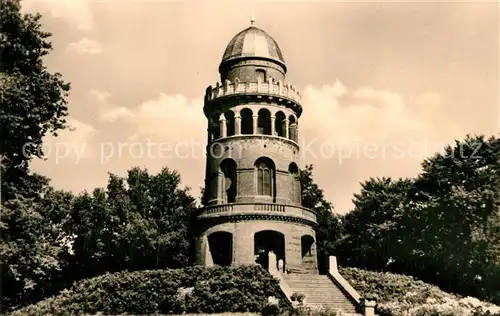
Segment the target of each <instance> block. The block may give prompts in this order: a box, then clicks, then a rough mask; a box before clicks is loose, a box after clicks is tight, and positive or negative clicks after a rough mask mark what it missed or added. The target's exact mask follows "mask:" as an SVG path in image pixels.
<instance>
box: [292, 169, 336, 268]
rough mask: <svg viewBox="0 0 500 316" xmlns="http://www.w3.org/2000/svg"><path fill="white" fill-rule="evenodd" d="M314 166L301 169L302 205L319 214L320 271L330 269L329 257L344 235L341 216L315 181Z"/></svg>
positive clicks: (318, 245) (318, 250)
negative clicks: (336, 213)
mask: <svg viewBox="0 0 500 316" xmlns="http://www.w3.org/2000/svg"><path fill="white" fill-rule="evenodd" d="M313 169H314V168H313V166H312V165H307V166H306V168H305V169H303V170H300V184H301V190H302V206H303V207H306V208H309V209H313V210H314V211H315V212H316V214H317V222H318V229H317V231H316V246H317V247H316V248H317V252H318V268H319V271H320V273H324V272H326V271H327V270H328V257H329V256H330V255H333V254H334V253H335V251H336V248H335V244H336V242H337V241H338V240H339V239H340V237H341V236H342V225H341V218H340V217H339V216H338V215H335V214H334V213H333V206H332V204H331V203H330V202H328V201H327V200H326V199H325V196H324V192H323V190H322V189H320V188H319V186H318V185H317V184H316V183H315V182H314V179H313V178H314V177H313Z"/></svg>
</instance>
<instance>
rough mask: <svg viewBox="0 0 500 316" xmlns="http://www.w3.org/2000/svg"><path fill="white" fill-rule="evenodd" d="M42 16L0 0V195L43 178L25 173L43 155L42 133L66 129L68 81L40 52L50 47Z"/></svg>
mask: <svg viewBox="0 0 500 316" xmlns="http://www.w3.org/2000/svg"><path fill="white" fill-rule="evenodd" d="M40 18H41V15H39V14H37V15H31V14H24V15H23V14H21V13H20V8H19V5H18V4H16V2H15V1H7V0H0V52H1V54H2V55H1V64H0V68H1V69H0V70H1V73H0V105H1V106H0V134H1V135H2V137H1V139H0V160H1V172H2V184H1V186H2V187H1V189H2V200H3V201H5V200H7V199H10V198H14V196H15V194H16V193H17V194H23V195H25V196H26V195H27V194H29V193H31V194H33V193H34V192H36V191H34V192H26V190H25V189H26V188H25V186H24V185H25V184H26V182H31V183H33V185H32V186H35V187H42V186H44V185H45V184H46V182H47V180H46V179H44V178H42V177H39V176H33V175H30V174H29V162H30V160H31V159H32V158H33V157H38V158H42V157H43V150H42V149H41V148H42V141H43V137H44V136H45V135H47V134H50V133H52V134H54V135H57V131H59V130H62V129H64V128H66V121H65V117H66V116H67V114H68V112H67V106H66V97H67V95H68V91H69V89H70V86H69V84H68V83H66V82H64V81H63V80H62V78H61V75H60V74H59V73H50V72H49V71H48V70H47V69H46V67H45V66H44V64H43V60H42V57H43V56H45V55H47V54H48V53H49V52H50V50H51V49H52V45H51V43H50V42H49V41H48V38H49V37H50V36H51V34H50V33H47V32H44V31H42V27H41V24H40Z"/></svg>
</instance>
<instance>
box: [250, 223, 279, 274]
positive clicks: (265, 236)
mask: <svg viewBox="0 0 500 316" xmlns="http://www.w3.org/2000/svg"><path fill="white" fill-rule="evenodd" d="M270 251H273V252H274V254H275V255H276V263H277V262H278V261H279V260H280V259H281V260H283V262H286V260H285V235H284V234H283V233H281V232H279V231H275V230H262V231H260V232H257V233H255V234H254V255H255V258H256V262H257V263H258V264H260V265H261V266H262V267H263V268H264V269H266V270H268V269H269V252H270ZM276 268H278V267H277V266H276Z"/></svg>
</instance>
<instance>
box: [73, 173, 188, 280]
mask: <svg viewBox="0 0 500 316" xmlns="http://www.w3.org/2000/svg"><path fill="white" fill-rule="evenodd" d="M180 181H181V180H180V176H179V174H178V173H177V172H175V171H170V170H169V169H168V168H164V169H163V170H162V171H161V172H160V173H159V174H157V175H150V174H148V172H147V170H141V169H139V168H133V169H131V170H129V172H128V176H127V177H126V178H121V177H118V176H116V175H113V174H110V178H109V182H108V186H107V188H106V190H103V189H96V190H94V192H93V193H92V194H88V193H85V194H83V195H81V196H79V197H77V198H76V200H75V203H74V206H73V208H72V210H71V220H70V221H71V228H70V231H71V234H73V236H74V243H73V250H74V253H75V254H74V256H75V257H74V260H75V262H74V264H75V265H76V266H78V267H79V268H80V269H81V272H80V273H82V274H81V275H78V278H81V277H90V276H96V275H99V274H101V273H105V272H116V271H121V270H141V269H163V268H180V267H183V266H185V265H186V264H187V263H188V261H189V257H190V255H189V254H190V253H189V246H190V243H189V240H190V237H189V223H190V214H191V212H192V210H193V208H194V203H195V199H194V198H193V197H192V196H191V195H190V194H189V190H188V189H181V188H179V186H180Z"/></svg>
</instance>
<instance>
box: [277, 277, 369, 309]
mask: <svg viewBox="0 0 500 316" xmlns="http://www.w3.org/2000/svg"><path fill="white" fill-rule="evenodd" d="M283 278H284V280H285V281H286V282H287V284H288V285H289V286H290V287H291V288H292V289H293V290H294V291H295V292H297V293H302V294H304V296H305V304H306V305H308V306H311V307H316V308H321V307H323V308H327V309H329V310H331V311H335V310H341V311H342V312H344V313H349V314H353V315H362V314H358V313H357V312H356V305H354V303H353V302H351V301H350V300H349V299H348V298H347V297H346V295H345V294H344V293H343V292H342V291H341V290H340V289H339V288H338V287H337V285H336V284H335V283H334V282H333V281H332V280H331V279H330V278H329V277H328V276H327V275H319V274H293V273H292V274H284V275H283Z"/></svg>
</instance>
